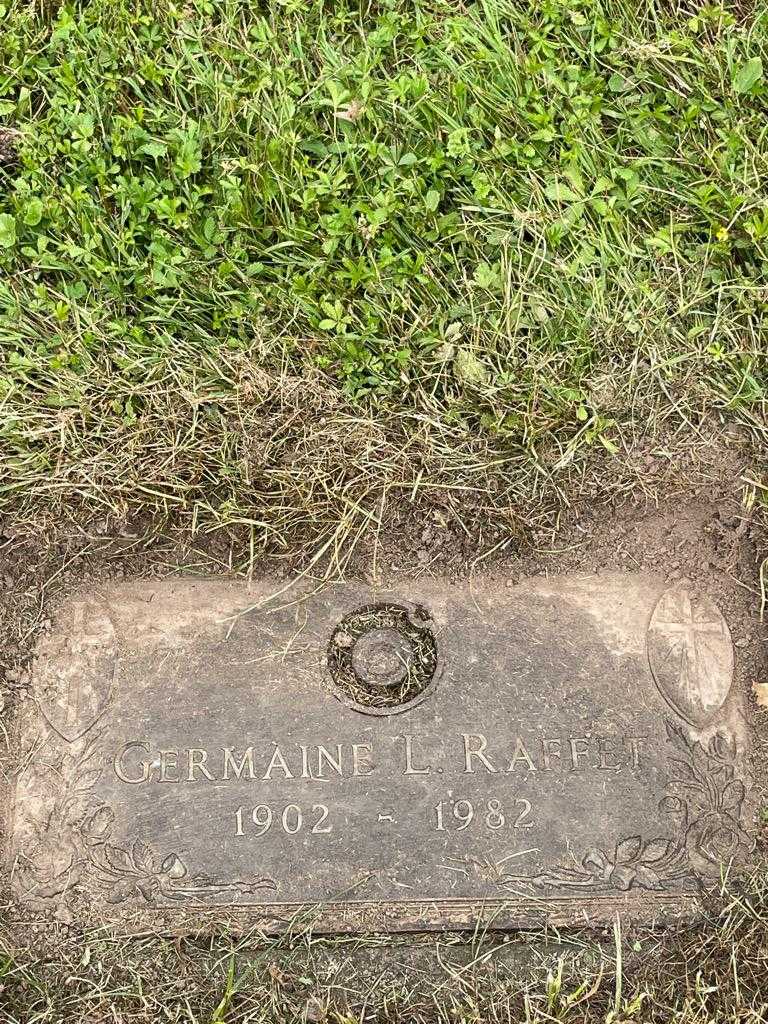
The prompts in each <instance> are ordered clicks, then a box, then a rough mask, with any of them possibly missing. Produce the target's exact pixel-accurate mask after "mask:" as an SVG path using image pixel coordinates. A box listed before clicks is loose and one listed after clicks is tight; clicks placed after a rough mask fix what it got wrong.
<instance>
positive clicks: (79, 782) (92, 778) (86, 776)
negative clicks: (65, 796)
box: [74, 768, 101, 792]
mask: <svg viewBox="0 0 768 1024" xmlns="http://www.w3.org/2000/svg"><path fill="white" fill-rule="evenodd" d="M100 775H101V769H100V768H94V769H93V770H92V771H89V772H83V774H82V775H78V776H77V778H76V780H75V786H74V788H75V790H76V791H79V792H83V790H86V789H93V787H94V786H95V785H96V783H97V782H98V781H99V776H100Z"/></svg>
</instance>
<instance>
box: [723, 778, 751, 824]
mask: <svg viewBox="0 0 768 1024" xmlns="http://www.w3.org/2000/svg"><path fill="white" fill-rule="evenodd" d="M745 795H746V790H745V789H744V783H743V782H742V781H741V780H740V779H734V780H733V781H732V782H729V783H728V785H727V786H726V787H725V789H724V790H723V795H722V798H721V803H722V807H723V810H724V811H726V813H728V814H732V815H733V816H734V817H735V818H738V817H739V814H740V811H741V804H742V801H743V800H744V797H745Z"/></svg>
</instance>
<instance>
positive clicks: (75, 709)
mask: <svg viewBox="0 0 768 1024" xmlns="http://www.w3.org/2000/svg"><path fill="white" fill-rule="evenodd" d="M84 624H85V605H84V604H80V605H77V606H76V608H75V612H74V623H73V629H72V632H73V634H74V635H75V636H77V638H78V639H77V640H76V641H72V640H70V641H69V645H68V646H69V650H70V652H71V653H72V654H80V653H82V652H83V651H84V650H86V649H87V648H89V647H101V646H103V643H104V638H103V636H93V635H90V636H89V635H88V633H86V632H85V630H84ZM88 688H89V689H90V687H88ZM85 689H86V687H85V686H84V685H83V678H82V675H81V674H80V672H79V671H78V672H71V671H70V672H68V673H67V674H66V692H65V694H64V700H65V704H64V710H65V722H66V723H67V725H74V724H76V723H77V722H78V721H79V719H80V712H81V711H82V709H83V696H84V690H85Z"/></svg>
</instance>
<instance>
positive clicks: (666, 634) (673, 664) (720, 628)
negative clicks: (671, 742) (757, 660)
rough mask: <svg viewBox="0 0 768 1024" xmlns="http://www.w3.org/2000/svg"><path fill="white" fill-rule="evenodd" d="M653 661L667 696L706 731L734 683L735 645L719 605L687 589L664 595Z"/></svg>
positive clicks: (656, 615) (654, 625)
mask: <svg viewBox="0 0 768 1024" xmlns="http://www.w3.org/2000/svg"><path fill="white" fill-rule="evenodd" d="M647 647H648V661H649V663H650V666H651V672H652V673H653V678H654V679H655V681H656V685H657V686H658V688H659V690H660V691H661V694H662V696H663V697H664V698H665V700H666V701H667V702H668V703H669V704H670V705H671V707H672V708H673V709H674V710H675V711H676V712H677V713H678V714H679V715H680V716H681V717H682V718H684V719H685V720H686V722H688V723H689V724H690V725H693V726H697V727H699V728H701V727H702V726H704V725H706V724H707V723H708V722H709V721H711V719H712V718H713V716H714V715H716V714H717V712H718V711H719V710H720V708H721V707H722V706H723V703H724V702H725V698H726V697H727V696H728V693H729V691H730V689H731V683H732V681H733V644H732V643H731V634H730V631H729V629H728V625H727V623H726V621H725V619H724V618H723V616H722V615H721V614H720V610H719V608H718V607H717V605H716V604H715V603H714V602H713V601H712V600H710V598H709V597H707V596H706V595H704V594H693V593H691V592H690V591H688V590H685V589H684V588H682V587H676V588H673V589H671V590H667V591H665V593H663V594H662V595H661V597H660V598H659V602H658V604H657V605H656V607H655V608H654V610H653V615H652V616H651V621H650V624H649V626H648V636H647Z"/></svg>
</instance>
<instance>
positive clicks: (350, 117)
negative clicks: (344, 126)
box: [334, 100, 364, 124]
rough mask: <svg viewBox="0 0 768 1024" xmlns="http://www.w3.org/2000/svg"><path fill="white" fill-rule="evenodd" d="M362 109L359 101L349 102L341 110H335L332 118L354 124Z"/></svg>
mask: <svg viewBox="0 0 768 1024" xmlns="http://www.w3.org/2000/svg"><path fill="white" fill-rule="evenodd" d="M363 109H364V108H363V104H362V103H361V102H360V100H351V101H350V103H349V104H347V106H346V107H345V108H344V109H343V110H337V111H336V114H335V115H334V116H335V117H337V118H338V119H339V120H340V121H351V122H352V123H353V124H354V122H355V121H356V120H357V119H358V117H360V115H361V114H362V112H363Z"/></svg>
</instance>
